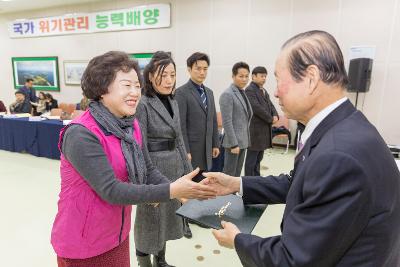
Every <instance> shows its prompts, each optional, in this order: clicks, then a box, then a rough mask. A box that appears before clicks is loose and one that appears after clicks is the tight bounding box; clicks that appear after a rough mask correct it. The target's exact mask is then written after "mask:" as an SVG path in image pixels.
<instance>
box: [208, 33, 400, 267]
mask: <svg viewBox="0 0 400 267" xmlns="http://www.w3.org/2000/svg"><path fill="white" fill-rule="evenodd" d="M275 76H276V79H277V89H276V92H275V96H277V97H278V98H279V104H280V106H281V108H282V111H283V112H284V113H285V115H286V116H287V117H288V118H290V119H293V120H297V121H300V122H301V123H302V124H304V125H305V129H304V132H303V134H302V135H301V137H300V141H299V152H298V153H297V155H296V157H295V162H294V169H293V171H291V172H290V174H286V175H285V174H281V175H279V176H272V175H270V176H267V177H262V178H261V177H259V176H258V177H243V178H240V177H232V176H228V175H225V174H221V173H208V174H205V175H206V176H208V177H210V180H204V181H203V183H207V182H213V183H214V184H215V188H216V189H218V191H219V193H218V194H219V195H225V194H230V193H233V192H239V194H240V195H242V197H243V202H244V203H246V204H260V203H265V204H276V203H285V204H286V206H285V211H284V214H283V218H282V223H281V231H282V234H281V235H278V236H272V237H266V238H263V237H258V236H255V235H251V234H245V233H240V230H239V229H238V228H237V227H236V226H235V225H234V224H232V223H229V222H222V227H223V229H222V230H218V231H217V230H214V231H213V234H214V236H215V237H216V239H217V240H218V242H219V244H220V245H222V246H225V247H229V248H235V250H236V252H237V254H238V256H239V258H240V260H241V262H242V264H243V266H246V267H282V266H285V267H289V266H290V267H299V266H318V267H320V266H321V267H334V266H335V267H365V266H374V267H375V266H382V267H383V266H385V267H398V266H400V254H399V251H400V197H399V195H400V173H399V170H398V168H397V166H396V163H395V161H394V160H393V156H392V155H391V153H390V151H389V149H388V147H387V145H386V143H385V141H384V140H383V138H382V137H381V136H380V134H379V132H378V131H377V129H376V128H375V127H374V126H373V125H372V124H371V123H370V122H369V121H368V120H367V118H366V117H365V116H364V115H363V114H362V113H361V112H360V111H359V110H357V109H356V108H355V107H354V106H353V104H352V103H351V102H350V101H349V99H348V98H347V97H346V85H347V84H348V78H347V75H346V68H345V66H344V60H343V55H342V52H341V51H340V48H339V45H338V44H337V42H336V40H335V38H334V37H333V36H332V35H330V34H329V33H327V32H323V31H310V32H305V33H301V34H298V35H296V36H294V37H292V38H291V39H289V40H288V41H287V42H286V43H285V44H284V45H283V47H282V50H281V53H280V55H279V57H278V59H277V61H276V66H275ZM211 177H212V178H211ZM227 265H229V263H227Z"/></svg>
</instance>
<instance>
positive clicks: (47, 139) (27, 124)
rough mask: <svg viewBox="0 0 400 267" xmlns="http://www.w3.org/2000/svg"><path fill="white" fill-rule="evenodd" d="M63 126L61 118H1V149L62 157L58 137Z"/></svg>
mask: <svg viewBox="0 0 400 267" xmlns="http://www.w3.org/2000/svg"><path fill="white" fill-rule="evenodd" d="M63 127H64V125H63V122H62V121H61V120H43V121H29V118H0V149H2V150H7V151H12V152H27V153H30V154H32V155H35V156H38V157H46V158H50V159H60V151H59V150H58V138H59V134H60V130H61V129H62V128H63Z"/></svg>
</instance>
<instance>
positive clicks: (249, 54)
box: [0, 0, 400, 144]
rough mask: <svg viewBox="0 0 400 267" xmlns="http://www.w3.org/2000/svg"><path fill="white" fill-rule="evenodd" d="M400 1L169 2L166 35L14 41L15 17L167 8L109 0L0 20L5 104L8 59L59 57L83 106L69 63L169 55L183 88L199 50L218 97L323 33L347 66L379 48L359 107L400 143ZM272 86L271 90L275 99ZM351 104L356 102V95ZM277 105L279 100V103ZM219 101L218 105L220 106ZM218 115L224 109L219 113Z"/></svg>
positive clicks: (66, 90) (9, 87) (67, 91)
mask: <svg viewBox="0 0 400 267" xmlns="http://www.w3.org/2000/svg"><path fill="white" fill-rule="evenodd" d="M399 1H400V0H324V1H321V0H280V1H277V0H214V1H213V0H201V1H198V0H196V1H195V0H175V1H174V0H171V1H170V3H171V5H172V9H171V10H172V26H171V28H168V29H154V30H142V31H124V32H108V33H97V34H85V35H69V36H55V37H43V38H28V39H10V38H9V37H8V32H7V27H6V23H7V22H8V21H10V20H14V19H18V18H34V17H46V16H54V15H62V14H66V13H74V12H93V11H99V10H111V9H118V8H126V7H131V6H135V5H141V4H145V3H146V4H147V3H164V2H168V1H163V0H160V1H134V0H129V1H128V0H126V1H118V0H116V1H109V2H99V3H92V4H86V5H73V6H65V7H61V8H54V9H49V10H46V11H41V10H39V11H30V12H23V13H15V14H5V15H0V40H1V41H0V51H1V53H0V61H1V62H2V64H1V72H0V73H1V79H0V99H1V100H3V101H5V102H6V104H9V103H10V102H11V101H12V100H13V82H12V66H11V57H13V56H58V57H59V66H60V85H61V91H60V92H59V93H54V95H55V97H56V98H58V99H59V101H61V102H78V101H79V99H80V98H81V91H80V88H79V87H77V86H66V85H65V84H64V77H63V61H64V60H83V59H90V58H91V57H93V56H96V55H98V54H100V53H103V52H106V51H108V50H123V51H126V52H129V53H135V52H137V53H139V52H153V51H156V50H166V51H171V52H172V55H173V56H174V58H175V60H176V62H177V67H178V82H177V84H178V85H181V84H182V83H184V82H185V81H186V80H187V78H188V77H187V74H186V70H185V68H186V67H185V60H186V58H187V56H188V55H190V54H191V53H192V52H194V51H203V52H206V53H208V54H209V55H210V57H211V68H210V72H209V77H208V79H207V82H206V84H207V85H208V86H210V87H211V88H212V89H213V90H214V92H215V95H216V97H217V98H218V97H219V95H220V94H221V92H222V91H223V90H224V89H225V88H226V87H227V86H228V85H229V84H230V82H231V78H230V76H231V74H230V72H231V67H232V65H233V64H234V63H235V62H237V61H239V60H243V61H246V62H247V63H249V64H250V66H251V67H254V66H256V65H264V66H266V67H267V68H268V70H269V71H270V73H271V74H272V73H273V68H274V60H275V58H276V56H277V54H278V52H279V49H280V46H281V45H282V43H283V42H284V41H285V40H286V39H288V38H289V37H291V36H292V35H294V34H296V33H299V32H303V31H307V30H312V29H321V30H326V31H328V32H330V33H332V34H333V35H334V36H335V37H336V38H337V40H338V42H339V44H340V46H341V48H342V50H343V53H344V56H345V59H346V64H347V65H348V59H347V57H348V54H349V53H348V52H349V48H350V47H351V46H355V45H375V46H376V56H375V61H374V66H373V73H372V83H371V88H370V91H369V92H368V93H366V94H360V97H359V108H360V109H361V110H362V111H363V112H364V114H365V115H366V116H367V117H368V118H369V120H370V121H371V122H372V123H373V124H374V125H375V126H376V127H377V128H378V130H379V131H380V132H381V134H382V135H383V137H384V138H385V140H386V141H387V142H388V143H393V144H394V143H396V144H400V120H399V115H400V104H399V101H400V88H399V87H400V75H399V74H400V50H399V49H398V48H399V47H400V5H399ZM274 87H275V80H274V78H273V75H270V76H269V80H268V82H267V88H268V90H269V92H270V94H273V89H274ZM349 97H350V98H351V99H352V100H353V101H354V94H350V95H349ZM274 101H275V100H274ZM217 102H218V101H217ZM217 109H219V108H217Z"/></svg>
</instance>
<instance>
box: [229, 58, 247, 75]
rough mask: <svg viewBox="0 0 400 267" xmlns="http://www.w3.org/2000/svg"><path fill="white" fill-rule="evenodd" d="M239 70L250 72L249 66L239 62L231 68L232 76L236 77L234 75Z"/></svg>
mask: <svg viewBox="0 0 400 267" xmlns="http://www.w3.org/2000/svg"><path fill="white" fill-rule="evenodd" d="M239 69H246V70H247V71H248V72H250V67H249V65H248V64H247V63H246V62H242V61H240V62H238V63H235V65H233V67H232V74H233V75H234V76H236V75H237V74H238V72H239Z"/></svg>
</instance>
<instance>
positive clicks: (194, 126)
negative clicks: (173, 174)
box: [175, 52, 219, 238]
mask: <svg viewBox="0 0 400 267" xmlns="http://www.w3.org/2000/svg"><path fill="white" fill-rule="evenodd" d="M186 63H187V70H188V72H189V75H190V79H189V81H188V82H187V83H186V84H184V85H182V86H181V87H179V88H178V89H177V90H176V94H175V99H176V100H177V102H178V106H179V114H180V121H181V129H182V136H183V140H184V143H185V147H186V151H187V153H188V158H189V160H190V161H191V164H192V166H193V168H197V167H199V168H200V170H204V171H209V170H211V164H212V158H216V157H218V155H219V139H218V125H217V115H216V111H215V102H214V94H213V92H212V91H211V89H209V88H207V87H206V86H204V84H203V83H204V81H205V79H206V77H207V70H208V67H209V65H210V59H209V57H208V56H207V55H206V54H204V53H199V52H196V53H194V54H193V55H191V56H190V57H189V58H188V59H187V62H186ZM184 235H185V237H188V238H190V237H192V233H191V231H190V228H189V226H188V225H187V224H186V227H185V232H184Z"/></svg>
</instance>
